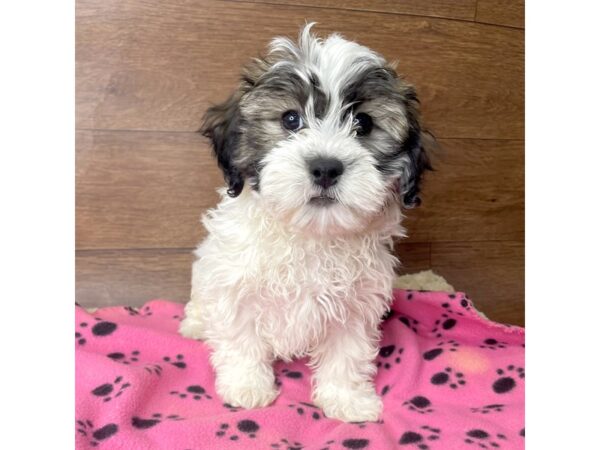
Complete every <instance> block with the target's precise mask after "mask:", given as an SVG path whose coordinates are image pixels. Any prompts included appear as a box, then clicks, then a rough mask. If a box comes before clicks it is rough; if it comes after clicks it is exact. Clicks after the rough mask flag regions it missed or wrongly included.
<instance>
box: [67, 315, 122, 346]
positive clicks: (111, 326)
mask: <svg viewBox="0 0 600 450" xmlns="http://www.w3.org/2000/svg"><path fill="white" fill-rule="evenodd" d="M94 319H95V320H96V321H97V323H95V324H94V326H92V327H91V330H92V335H94V336H98V337H102V336H109V335H111V334H113V333H114V332H115V330H116V329H117V324H116V323H113V322H108V321H105V320H102V319H100V318H99V317H95V318H94ZM88 328H89V324H88V323H87V322H81V323H80V324H79V331H76V332H75V339H76V340H77V344H79V345H85V343H86V342H87V339H86V338H85V337H84V335H83V333H84V331H85V330H87V329H88Z"/></svg>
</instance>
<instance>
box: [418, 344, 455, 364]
mask: <svg viewBox="0 0 600 450" xmlns="http://www.w3.org/2000/svg"><path fill="white" fill-rule="evenodd" d="M444 347H448V348H446V350H448V351H450V352H455V351H456V350H457V349H458V347H460V344H459V343H458V342H456V341H455V340H454V339H451V340H449V341H442V342H438V343H437V344H436V347H435V348H432V349H431V350H427V351H426V352H425V353H423V359H424V360H425V361H433V360H434V359H435V358H437V357H438V356H440V355H441V354H442V353H444V350H445V349H444Z"/></svg>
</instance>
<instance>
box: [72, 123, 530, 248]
mask: <svg viewBox="0 0 600 450" xmlns="http://www.w3.org/2000/svg"><path fill="white" fill-rule="evenodd" d="M76 144H77V150H76V155H77V176H76V207H77V214H76V219H77V226H76V230H77V231H76V236H77V248H78V249H120V248H161V247H166V248H190V247H194V246H195V245H196V244H197V243H198V241H199V240H200V239H201V238H202V236H204V229H203V228H202V226H201V225H200V223H199V218H200V216H201V214H203V213H204V211H205V210H206V209H208V208H210V207H213V206H215V205H216V203H217V200H218V195H217V194H216V189H217V187H219V186H221V185H222V184H223V177H222V175H221V173H220V171H219V170H218V169H217V166H216V163H215V161H214V159H213V157H212V155H211V154H210V150H209V148H208V146H207V142H206V140H204V139H203V138H202V137H201V136H200V135H198V134H197V133H156V132H154V133H150V132H141V133H140V132H123V131H118V132H117V131H79V132H78V133H77V142H76ZM440 144H441V145H442V147H443V150H444V152H443V153H442V154H440V155H439V156H438V157H436V158H435V161H434V163H435V166H436V168H437V169H436V171H435V172H429V173H427V175H426V177H427V178H426V180H425V189H424V193H423V205H422V206H421V207H420V208H417V209H414V210H410V211H408V212H407V219H406V222H405V225H406V227H407V229H408V235H409V238H408V240H407V242H436V241H473V240H499V239H509V240H522V239H523V232H524V217H523V216H524V214H523V210H524V194H523V183H524V174H523V142H520V141H489V140H481V141H479V140H463V139H460V140H441V141H440Z"/></svg>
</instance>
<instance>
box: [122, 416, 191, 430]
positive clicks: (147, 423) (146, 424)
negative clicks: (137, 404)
mask: <svg viewBox="0 0 600 450" xmlns="http://www.w3.org/2000/svg"><path fill="white" fill-rule="evenodd" d="M167 419H168V420H185V419H184V418H183V417H179V416H178V415H177V414H170V415H168V416H166V417H163V415H162V414H160V413H156V414H152V417H151V418H149V419H143V418H141V417H137V416H134V417H132V418H131V425H132V426H133V427H134V428H137V429H138V430H145V429H147V428H152V427H154V426H156V425H158V424H159V423H161V422H163V421H164V420H167Z"/></svg>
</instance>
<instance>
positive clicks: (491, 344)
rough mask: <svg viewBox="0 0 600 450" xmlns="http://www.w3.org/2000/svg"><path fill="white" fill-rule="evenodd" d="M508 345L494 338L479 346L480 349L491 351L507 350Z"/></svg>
mask: <svg viewBox="0 0 600 450" xmlns="http://www.w3.org/2000/svg"><path fill="white" fill-rule="evenodd" d="M507 345H508V344H507V343H506V342H500V341H498V340H496V339H493V338H488V339H486V340H485V341H483V344H481V345H480V346H479V348H487V349H489V350H496V349H499V348H506V346H507Z"/></svg>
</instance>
